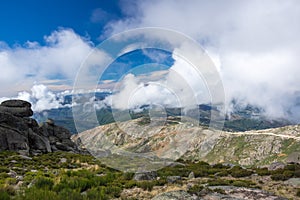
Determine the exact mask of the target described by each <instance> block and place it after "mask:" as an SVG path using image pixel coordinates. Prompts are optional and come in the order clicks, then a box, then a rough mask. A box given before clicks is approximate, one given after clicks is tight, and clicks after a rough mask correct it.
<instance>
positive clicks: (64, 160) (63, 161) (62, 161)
mask: <svg viewBox="0 0 300 200" xmlns="http://www.w3.org/2000/svg"><path fill="white" fill-rule="evenodd" d="M59 162H60V163H66V162H67V159H66V158H61V159H60V161H59Z"/></svg>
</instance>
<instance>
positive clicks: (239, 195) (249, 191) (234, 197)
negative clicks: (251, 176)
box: [201, 186, 287, 200]
mask: <svg viewBox="0 0 300 200" xmlns="http://www.w3.org/2000/svg"><path fill="white" fill-rule="evenodd" d="M209 189H211V190H212V191H213V192H210V193H208V194H206V195H205V196H201V197H202V198H203V199H231V200H241V199H249V200H287V199H286V198H283V197H279V196H276V195H274V194H272V193H270V192H267V191H264V190H260V189H253V188H245V187H234V186H211V187H209ZM216 189H218V190H222V191H223V192H222V193H224V194H220V193H218V192H214V191H215V190H216Z"/></svg>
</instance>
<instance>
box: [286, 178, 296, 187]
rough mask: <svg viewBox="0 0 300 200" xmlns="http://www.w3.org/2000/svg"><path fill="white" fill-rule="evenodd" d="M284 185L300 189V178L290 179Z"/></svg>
mask: <svg viewBox="0 0 300 200" xmlns="http://www.w3.org/2000/svg"><path fill="white" fill-rule="evenodd" d="M284 183H285V184H287V185H291V186H293V187H300V178H290V179H288V180H286V181H284Z"/></svg>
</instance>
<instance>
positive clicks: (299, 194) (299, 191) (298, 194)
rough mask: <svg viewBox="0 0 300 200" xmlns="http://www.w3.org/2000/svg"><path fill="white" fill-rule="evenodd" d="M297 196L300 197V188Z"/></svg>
mask: <svg viewBox="0 0 300 200" xmlns="http://www.w3.org/2000/svg"><path fill="white" fill-rule="evenodd" d="M296 196H297V197H300V189H298V190H297V193H296Z"/></svg>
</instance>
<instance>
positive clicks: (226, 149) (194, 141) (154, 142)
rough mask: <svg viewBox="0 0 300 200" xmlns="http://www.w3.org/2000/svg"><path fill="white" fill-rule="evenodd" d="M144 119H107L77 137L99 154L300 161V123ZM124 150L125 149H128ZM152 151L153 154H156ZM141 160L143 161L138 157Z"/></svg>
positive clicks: (267, 162)
mask: <svg viewBox="0 0 300 200" xmlns="http://www.w3.org/2000/svg"><path fill="white" fill-rule="evenodd" d="M144 121H145V120H143V118H138V119H134V120H130V121H126V122H118V123H111V124H106V125H103V126H99V127H96V128H94V129H90V130H87V131H85V132H82V133H80V134H78V135H76V136H74V137H73V141H79V139H80V142H81V144H79V145H81V146H83V147H86V149H88V150H89V151H90V152H94V154H93V155H96V156H97V155H99V156H98V157H103V156H102V155H100V154H99V153H98V152H110V154H115V155H118V156H119V155H121V154H123V155H125V156H124V157H125V158H124V159H125V160H126V159H127V158H126V153H134V154H136V153H137V154H139V155H141V156H144V157H145V158H146V159H148V160H150V162H152V161H151V160H152V159H153V158H152V157H150V156H153V155H154V156H157V157H159V158H164V159H170V160H176V159H178V158H181V159H184V160H202V161H205V162H208V163H210V164H215V163H232V164H238V165H243V166H252V165H256V166H268V165H270V164H271V163H273V162H283V163H299V162H300V125H295V126H286V127H281V128H274V129H266V130H258V131H247V132H226V131H219V130H212V129H207V128H205V127H203V126H195V125H194V124H193V123H192V122H190V121H187V122H185V121H183V120H181V121H178V122H176V121H174V119H172V121H170V120H169V119H167V121H166V124H165V125H160V124H158V125H155V121H154V122H153V124H154V126H150V125H147V124H145V123H144ZM123 152H124V153H123ZM150 153H151V154H150ZM137 164H138V162H137Z"/></svg>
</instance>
